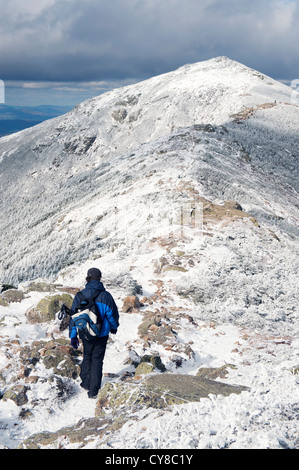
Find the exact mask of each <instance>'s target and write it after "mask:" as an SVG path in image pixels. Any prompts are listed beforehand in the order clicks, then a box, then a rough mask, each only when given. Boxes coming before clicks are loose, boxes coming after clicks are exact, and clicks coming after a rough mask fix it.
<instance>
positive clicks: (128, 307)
mask: <svg viewBox="0 0 299 470" xmlns="http://www.w3.org/2000/svg"><path fill="white" fill-rule="evenodd" d="M140 307H141V305H140V301H139V298H138V297H137V296H136V295H129V296H127V297H125V298H124V299H123V306H122V311H123V312H125V313H132V312H136V311H138V310H139V309H140Z"/></svg>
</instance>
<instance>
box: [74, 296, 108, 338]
mask: <svg viewBox="0 0 299 470" xmlns="http://www.w3.org/2000/svg"><path fill="white" fill-rule="evenodd" d="M100 292H101V291H98V290H97V291H95V293H94V295H93V296H92V297H91V298H90V299H86V298H85V297H84V295H83V294H82V292H78V296H79V299H80V305H79V306H78V307H77V308H76V312H75V313H74V314H73V315H71V317H72V320H73V323H74V326H75V327H76V328H77V329H78V331H79V335H80V333H81V334H82V335H83V336H84V337H85V338H86V339H89V340H90V339H92V338H95V337H97V336H100V332H101V328H102V323H103V321H102V319H101V318H100V315H97V310H96V309H97V307H96V305H95V299H96V298H97V297H98V295H99V294H100ZM80 336H81V335H80Z"/></svg>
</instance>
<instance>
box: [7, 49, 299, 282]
mask: <svg viewBox="0 0 299 470" xmlns="http://www.w3.org/2000/svg"><path fill="white" fill-rule="evenodd" d="M290 90H291V89H290V88H288V87H286V86H285V85H282V84H281V83H278V82H275V81H274V80H272V79H270V78H269V77H266V76H265V75H262V74H260V73H259V72H257V71H255V70H252V69H250V68H248V67H246V66H244V65H242V64H239V63H238V62H235V61H233V60H231V59H228V58H226V57H218V58H215V59H212V60H208V61H205V62H200V63H196V64H189V65H185V66H183V67H180V68H179V69H177V70H175V71H173V72H170V73H166V74H163V75H160V76H157V77H153V78H151V79H149V80H146V81H143V82H140V83H137V84H135V85H130V86H128V87H124V88H120V89H116V90H112V91H110V92H108V93H105V94H103V95H101V96H98V97H95V98H92V99H90V100H87V101H85V102H83V103H81V104H80V105H78V106H77V107H76V108H74V109H73V110H72V111H71V112H69V113H67V114H66V115H64V116H61V117H58V118H55V119H52V120H49V121H46V122H44V123H42V124H40V125H38V126H35V127H33V128H31V129H27V130H25V131H23V132H20V133H17V134H15V135H12V136H9V137H4V138H3V139H0V184H1V188H2V194H3V200H2V203H1V211H2V220H1V235H2V240H1V250H2V253H1V257H2V266H1V271H0V280H2V282H16V281H17V280H23V279H26V278H32V277H36V276H41V275H42V276H44V275H46V276H48V275H51V276H53V275H56V273H57V272H59V270H60V269H61V268H62V267H64V266H67V265H68V263H70V264H71V263H74V262H78V261H80V260H82V261H83V260H86V259H88V258H89V256H93V252H94V250H95V251H97V250H98V249H99V247H98V245H100V246H101V251H103V249H104V248H103V246H105V242H99V240H101V239H102V238H103V230H104V229H103V228H102V225H103V220H104V219H105V217H106V220H105V223H104V225H105V224H107V220H108V218H109V217H108V218H107V214H110V216H111V214H112V207H114V206H115V204H116V203H115V199H114V197H116V195H118V203H117V206H118V207H119V206H121V207H122V208H124V207H127V205H128V203H129V204H130V200H131V199H130V197H129V196H126V198H124V197H120V195H125V194H126V193H128V194H129V192H131V197H132V198H133V199H134V200H136V201H138V203H137V204H139V205H140V211H141V214H143V215H142V217H141V218H140V220H143V223H144V222H145V221H146V220H147V217H152V214H151V210H150V207H151V206H152V204H153V201H154V200H155V199H154V198H155V196H153V195H155V194H158V193H160V201H158V202H157V204H156V210H157V211H159V210H160V209H161V207H162V206H163V204H170V205H171V204H174V202H175V201H177V200H179V199H180V198H181V200H184V196H183V195H184V191H181V194H180V191H179V190H178V189H177V188H179V185H177V184H175V183H174V181H175V180H178V179H182V180H185V184H187V183H188V184H191V185H193V187H194V189H195V190H196V194H198V195H200V196H205V197H206V198H208V199H210V200H211V201H213V200H215V199H217V200H220V201H223V200H231V199H234V200H238V202H239V203H240V204H241V205H242V206H244V207H245V209H246V210H248V211H251V213H252V215H253V216H254V217H257V216H259V217H260V218H261V219H263V220H266V219H269V217H272V216H275V217H280V218H281V219H275V220H279V221H280V222H279V223H280V225H283V226H284V230H286V231H287V233H288V234H294V233H296V227H295V226H294V224H293V222H291V219H290V218H293V219H292V220H294V217H297V208H296V195H297V193H296V190H297V189H296V188H297V181H298V180H297V173H296V163H295V159H296V155H297V153H296V152H297V149H298V141H297V130H298V123H299V108H298V107H297V106H296V105H294V104H293V103H292V102H291V91H290ZM240 165H241V166H240ZM236 170H237V172H236ZM149 171H150V172H152V173H151V178H149V173H148V172H149ZM170 174H172V175H173V176H172V178H173V180H172V182H171V183H169V184H166V180H167V181H168V182H170V181H171V179H170ZM273 175H279V184H278V180H277V179H276V178H275V177H274V176H273ZM161 181H162V182H163V185H162V184H161ZM264 181H267V183H266V185H264ZM133 182H134V184H133ZM149 182H150V183H151V184H149ZM190 182H191V183H190ZM132 184H133V186H132ZM181 187H182V186H181ZM141 189H142V190H141ZM133 193H134V197H133ZM141 195H142V196H141ZM164 196H165V197H166V198H165V199H163V198H164ZM90 201H92V207H93V208H94V212H93V214H91V215H90V217H88V220H89V222H88V224H86V220H85V219H86V217H83V216H82V218H81V219H80V216H79V213H81V214H84V213H86V212H88V214H90V210H89V209H88V208H89V207H90V205H89V204H90ZM161 201H163V203H161ZM85 208H86V210H85ZM159 208H160V209H159ZM78 209H79V213H78V215H77V217H78V220H77V221H76V222H75V221H74V219H70V220H69V224H68V227H65V228H66V230H62V226H65V224H62V225H61V223H60V222H59V221H60V220H67V219H68V217H67V216H66V215H67V214H68V213H70V211H73V210H74V211H75V212H76V211H77V210H78ZM126 210H127V209H126ZM126 210H125V212H124V213H123V217H126V216H127V215H128V212H126ZM104 215H105V217H104ZM120 218H121V217H120ZM133 220H134V217H133V218H132V220H131V221H130V223H132V224H133V225H134V223H133ZM130 223H128V224H127V227H130ZM89 224H91V227H92V229H86V226H87V227H88V226H89ZM141 225H142V224H141ZM108 226H109V224H108ZM12 227H13V228H14V230H13V231H12V230H11V228H12ZM105 230H106V229H105ZM105 230H104V232H105ZM108 230H109V229H108ZM79 232H80V233H81V235H80V236H78V233H79ZM87 234H88V235H87ZM113 236H114V238H115V239H116V240H119V242H117V243H121V240H122V234H121V230H120V231H119V232H117V231H116V232H115V233H114V235H113ZM133 236H134V237H137V238H138V237H140V236H141V234H140V233H139V232H138V233H137V232H136V231H134V235H133ZM106 241H108V240H106ZM111 243H112V239H110V241H109V243H108V244H107V246H106V248H105V249H108V248H109V247H110V248H111V246H110V245H111ZM45 246H47V249H46V251H45ZM110 248H109V249H110Z"/></svg>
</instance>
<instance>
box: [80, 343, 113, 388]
mask: <svg viewBox="0 0 299 470" xmlns="http://www.w3.org/2000/svg"><path fill="white" fill-rule="evenodd" d="M107 340H108V336H103V337H101V338H94V339H93V340H91V341H88V340H87V339H82V341H83V361H82V364H81V373H80V377H81V380H82V384H81V385H82V387H84V388H86V389H87V390H89V394H90V395H97V393H98V391H99V389H100V388H101V383H102V371H103V360H104V356H105V352H106V345H107Z"/></svg>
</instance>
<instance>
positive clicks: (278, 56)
mask: <svg viewBox="0 0 299 470" xmlns="http://www.w3.org/2000/svg"><path fill="white" fill-rule="evenodd" d="M0 8H1V19H0V37H1V41H0V56H1V71H0V76H1V74H2V76H1V78H2V79H6V78H7V79H22V80H27V81H28V82H33V81H34V82H35V81H36V80H53V81H64V80H66V81H73V80H79V81H84V80H85V81H91V80H93V81H101V80H112V79H115V80H116V79H117V80H119V79H124V78H130V77H131V78H133V77H136V78H145V77H147V76H151V75H155V74H158V73H162V72H165V71H168V70H171V69H173V68H176V67H178V66H180V65H183V64H185V63H187V62H196V61H200V60H204V59H208V58H210V57H214V56H217V55H227V56H230V57H232V58H233V59H236V60H239V61H240V62H243V63H245V64H247V65H250V66H251V67H254V68H257V69H259V70H261V71H262V72H264V73H267V74H269V75H272V76H273V75H275V74H276V75H277V77H278V76H279V77H280V78H285V79H287V78H295V77H296V75H297V74H298V76H299V66H298V63H297V62H298V61H297V58H298V44H299V32H298V28H297V24H298V20H299V7H298V2H295V1H286V0H271V1H270V0H242V1H240V0H238V1H237V0H202V1H198V0H167V1H166V0H113V1H111V2H108V1H107V0H84V1H82V0H27V1H26V2H24V0H10V1H9V2H7V1H6V0H0ZM287 74H288V75H289V76H287ZM290 74H292V76H290ZM29 86H30V85H28V87H29ZM32 86H37V85H32Z"/></svg>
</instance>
